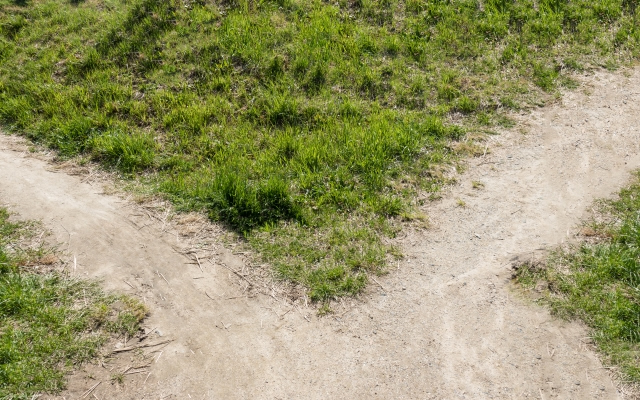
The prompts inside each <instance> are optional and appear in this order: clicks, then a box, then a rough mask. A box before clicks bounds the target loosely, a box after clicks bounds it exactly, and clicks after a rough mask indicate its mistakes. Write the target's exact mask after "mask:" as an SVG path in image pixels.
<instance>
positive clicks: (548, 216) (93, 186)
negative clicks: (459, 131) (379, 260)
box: [0, 71, 640, 399]
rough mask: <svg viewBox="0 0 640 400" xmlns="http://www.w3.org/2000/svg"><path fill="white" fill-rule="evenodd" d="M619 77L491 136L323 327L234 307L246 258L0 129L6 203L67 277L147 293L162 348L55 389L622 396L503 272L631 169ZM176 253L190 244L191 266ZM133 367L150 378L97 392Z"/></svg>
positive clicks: (635, 105)
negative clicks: (36, 153) (380, 272)
mask: <svg viewBox="0 0 640 400" xmlns="http://www.w3.org/2000/svg"><path fill="white" fill-rule="evenodd" d="M628 75H629V76H626V77H625V76H623V75H622V74H616V75H612V74H608V73H597V74H596V75H594V76H590V77H586V78H584V86H583V88H582V89H579V90H576V91H574V92H570V93H568V94H566V95H565V97H564V99H563V100H562V103H561V104H557V105H554V106H551V107H548V108H543V109H539V110H536V111H534V112H533V113H532V114H529V115H523V116H518V117H517V118H518V119H519V124H518V126H517V127H516V129H513V130H511V131H508V132H504V133H502V134H501V135H499V136H495V137H492V138H491V139H490V141H489V147H488V148H489V150H490V152H488V154H486V156H484V157H479V158H475V159H472V160H470V161H469V168H468V172H466V173H464V174H462V175H461V176H460V177H459V183H458V184H457V185H455V186H453V187H452V188H450V190H448V192H447V193H445V194H444V196H443V199H442V200H439V201H436V202H431V203H429V204H428V205H426V206H425V207H424V209H423V211H424V212H425V213H427V214H428V215H429V216H430V217H431V222H432V228H431V229H428V230H423V231H418V230H416V231H412V230H410V229H407V232H406V237H404V238H403V239H402V244H403V246H404V252H405V254H406V258H405V259H404V260H403V261H401V262H400V263H399V264H398V266H397V271H396V270H393V271H391V273H390V274H389V275H388V276H386V277H383V278H379V279H378V281H379V283H380V285H376V284H373V285H371V287H370V289H369V291H368V292H367V293H366V294H365V295H363V296H362V297H361V298H360V299H358V300H352V301H350V302H351V304H348V305H347V307H346V308H344V311H340V312H338V313H336V314H334V315H332V316H330V317H325V318H318V317H316V316H315V314H314V313H313V310H311V309H305V308H304V307H292V306H291V305H289V304H287V303H286V302H281V301H278V300H277V298H276V299H274V298H272V297H269V296H266V295H258V296H254V297H246V296H245V297H243V280H242V279H239V278H238V277H237V276H236V275H235V274H234V273H232V272H231V270H230V269H229V268H231V269H233V270H236V271H241V270H242V269H243V268H245V267H246V261H245V260H244V259H243V257H242V255H240V254H233V253H232V251H231V250H229V249H225V247H224V246H223V245H222V244H220V243H218V242H216V241H213V242H206V241H205V242H203V241H199V236H198V235H199V234H200V232H201V229H203V228H199V230H198V231H197V232H189V230H188V229H186V230H187V232H186V233H185V232H181V231H180V229H185V227H188V226H191V225H189V223H188V221H187V222H184V221H183V224H182V225H180V224H173V223H167V222H166V221H163V220H162V218H155V217H154V216H153V215H152V214H151V213H149V212H148V210H147V209H145V208H144V207H142V206H141V205H138V204H135V203H133V202H130V201H126V200H123V199H121V198H118V197H116V196H113V195H107V194H105V193H103V190H102V186H101V185H100V184H98V183H95V182H94V183H91V180H90V179H88V178H87V177H86V176H85V177H83V176H73V175H69V174H66V173H64V172H58V171H55V170H52V165H51V164H50V163H47V162H46V161H43V160H41V159H38V158H34V157H33V156H31V155H30V154H29V153H28V152H24V151H17V150H16V149H19V148H20V145H19V144H18V141H17V139H15V138H10V137H5V136H0V181H1V182H2V185H1V186H0V203H4V204H8V205H9V206H10V207H11V209H12V210H14V211H15V212H17V213H19V214H20V215H21V217H23V218H30V219H41V220H42V221H43V222H44V223H45V225H46V226H47V227H48V228H50V229H51V230H52V232H53V234H54V237H55V240H57V241H58V242H60V243H62V245H61V248H62V249H63V250H65V251H66V252H67V253H68V257H69V260H73V257H75V258H76V267H75V269H73V267H72V264H73V263H72V261H70V264H69V265H70V268H72V272H73V273H74V274H77V275H82V276H89V277H94V278H99V279H101V280H103V281H104V284H105V286H106V287H107V288H109V289H116V290H119V291H122V292H126V293H130V294H135V295H137V296H139V297H140V298H141V299H143V301H145V302H146V303H147V304H148V305H149V307H150V309H151V315H150V317H149V319H148V321H147V323H146V326H147V327H148V328H155V329H149V330H150V331H152V332H151V338H150V339H147V340H148V341H159V340H164V339H173V341H172V342H170V343H168V344H166V345H165V347H162V348H157V349H154V348H145V349H142V350H140V351H138V352H137V355H133V354H134V353H136V352H123V353H122V354H123V355H122V356H120V357H119V358H117V359H115V360H112V361H109V362H108V363H107V365H106V366H105V367H101V366H88V367H87V368H86V369H85V370H81V371H78V372H76V373H75V374H74V375H73V376H72V377H71V381H70V388H69V390H68V391H67V392H66V393H64V394H63V396H64V397H65V398H66V399H76V398H79V397H80V396H81V395H83V394H84V393H85V391H86V390H87V389H89V388H91V387H92V386H93V385H95V384H96V383H98V382H102V383H101V384H100V385H98V386H97V387H96V388H95V390H94V391H93V392H92V393H91V394H90V395H87V397H86V398H93V396H94V395H95V397H96V398H98V399H158V398H163V399H171V398H175V399H178V398H179V399H185V398H193V399H214V398H224V399H231V398H234V399H235V398H237V399H242V398H264V399H287V398H306V399H325V398H340V399H365V398H366V399H369V398H387V399H391V398H393V399H402V398H406V399H429V398H434V399H436V398H446V399H457V398H460V399H465V398H467V399H490V398H536V399H540V398H542V399H549V398H565V399H566V398H574V399H587V398H589V399H591V398H618V397H620V396H621V393H620V391H619V389H618V388H617V387H616V385H615V384H614V383H613V382H612V380H611V378H610V374H609V372H608V370H607V369H605V368H602V367H603V366H602V365H601V363H600V361H599V359H598V358H597V356H596V354H595V353H594V352H593V351H592V350H591V348H590V346H589V339H588V338H587V337H586V336H587V333H586V331H585V329H584V328H583V327H581V326H580V325H578V324H576V323H565V322H562V321H558V320H556V319H554V318H552V317H551V316H550V315H549V314H548V312H547V311H546V310H544V309H542V308H539V307H537V306H535V305H532V304H530V303H529V302H528V301H527V300H525V299H523V298H521V297H520V296H518V295H517V294H516V292H514V291H513V290H512V289H511V288H510V283H509V282H510V280H509V278H510V275H511V270H510V267H511V264H512V261H511V260H512V259H513V257H514V256H517V255H519V254H520V255H521V254H530V253H531V252H535V251H536V250H537V249H541V248H546V247H550V246H555V245H557V244H559V243H562V242H563V241H566V240H569V239H571V237H573V233H574V232H575V231H576V229H577V227H576V224H577V223H578V222H579V220H580V218H581V217H583V216H584V215H585V212H586V211H587V210H588V208H589V206H590V204H591V203H592V201H593V200H594V199H595V198H598V197H605V196H609V195H611V194H612V193H614V192H615V191H616V190H617V189H619V188H620V186H622V185H623V184H624V183H625V182H626V181H627V180H628V179H629V177H630V172H631V171H632V170H634V169H637V168H638V167H640V151H639V150H640V71H636V72H630V73H629V74H628ZM473 181H479V182H482V183H483V184H484V188H483V189H472V182H473ZM459 200H462V201H463V202H464V203H465V204H466V205H465V206H464V207H463V206H460V202H459ZM181 226H182V227H181ZM200 226H203V227H206V226H207V225H206V224H205V225H200ZM206 229H208V232H209V234H210V235H209V237H210V236H211V235H215V233H216V231H215V229H216V228H215V226H209V228H206ZM204 236H206V235H203V237H204ZM184 248H191V249H197V251H198V252H199V253H195V254H198V255H199V260H200V261H201V264H202V265H201V267H200V266H198V265H197V263H194V254H187V255H185V254H181V253H180V252H178V251H177V249H184ZM238 296H240V297H238ZM132 342H133V343H134V344H135V341H131V342H129V343H128V344H127V345H132ZM154 350H156V351H155V352H154V353H152V351H154ZM136 357H138V358H137V359H136ZM144 358H146V359H147V360H148V362H147V364H149V366H148V367H146V368H147V369H145V371H149V372H145V373H138V374H128V375H125V378H124V385H118V384H112V383H110V382H109V377H110V376H111V374H113V373H114V371H119V370H120V368H122V367H123V366H126V365H132V363H135V362H140V360H142V359H144ZM109 368H116V369H114V370H111V371H110V370H109ZM123 370H124V369H123ZM149 373H150V374H149ZM163 396H164V397H163ZM58 398H62V396H60V397H58Z"/></svg>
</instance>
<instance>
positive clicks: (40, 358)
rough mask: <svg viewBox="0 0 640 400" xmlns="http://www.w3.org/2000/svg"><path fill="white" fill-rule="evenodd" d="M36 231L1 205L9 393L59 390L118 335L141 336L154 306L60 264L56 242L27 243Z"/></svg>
mask: <svg viewBox="0 0 640 400" xmlns="http://www.w3.org/2000/svg"><path fill="white" fill-rule="evenodd" d="M32 235H33V225H30V224H26V223H14V222H10V221H9V214H8V212H7V210H6V209H4V208H0V398H2V399H31V398H33V397H32V396H34V395H36V394H38V393H43V392H46V393H56V392H59V391H60V390H62V389H64V387H65V374H66V373H67V372H69V371H70V370H71V369H72V368H74V367H75V366H77V365H78V364H80V363H83V362H85V361H88V360H91V359H92V358H93V357H95V356H96V355H97V354H98V351H99V349H100V347H101V345H102V344H104V343H105V341H106V340H107V339H108V338H109V337H110V336H111V335H123V334H127V335H129V337H131V336H133V335H134V334H135V333H136V332H137V331H138V324H139V322H140V320H141V319H142V318H143V317H144V316H145V314H146V309H145V307H144V306H143V305H142V304H140V303H139V302H137V301H136V300H134V299H131V298H128V297H120V296H114V295H107V294H105V293H104V292H102V291H101V290H100V288H99V286H98V285H97V284H96V283H94V282H89V281H86V280H80V279H75V278H69V277H66V276H64V275H63V274H60V273H58V272H55V268H53V267H52V265H51V264H53V263H54V262H55V261H56V260H57V257H55V256H54V254H53V253H51V252H50V251H49V250H47V249H45V248H43V247H41V246H40V247H37V248H35V249H34V248H30V247H20V245H21V243H24V242H25V241H28V239H29V237H31V236H32ZM116 303H117V304H118V306H117V307H118V310H119V311H117V310H116V308H114V307H115V306H116Z"/></svg>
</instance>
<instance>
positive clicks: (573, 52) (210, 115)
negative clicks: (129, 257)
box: [0, 0, 640, 301]
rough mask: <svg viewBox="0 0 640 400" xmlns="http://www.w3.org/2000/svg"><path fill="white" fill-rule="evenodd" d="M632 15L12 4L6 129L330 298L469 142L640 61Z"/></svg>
mask: <svg viewBox="0 0 640 400" xmlns="http://www.w3.org/2000/svg"><path fill="white" fill-rule="evenodd" d="M635 4H636V3H635V1H633V0H597V1H591V0H573V1H571V2H569V1H564V0H539V1H535V2H534V1H533V0H518V1H511V0H451V1H445V0H439V1H428V2H427V1H420V0H353V1H346V0H338V1H336V2H326V1H318V0H314V1H302V0H261V1H258V0H217V1H203V0H135V1H124V0H84V1H83V0H0V123H2V124H4V126H5V127H6V128H7V129H10V130H12V131H14V132H18V133H20V134H23V135H25V136H27V137H29V138H31V139H32V140H34V141H37V142H39V143H42V144H45V145H47V146H49V147H51V148H53V149H56V150H57V151H58V153H59V155H60V157H63V158H65V157H74V156H77V155H83V156H89V157H91V158H92V159H93V160H95V161H97V162H100V163H102V164H103V165H105V166H106V167H108V168H114V169H117V170H119V171H121V172H122V173H123V174H124V175H126V176H129V177H131V178H132V179H138V180H140V181H142V182H144V183H145V184H146V185H147V188H148V190H150V191H152V192H155V193H160V194H162V195H164V196H167V197H169V198H170V199H172V200H173V202H174V203H175V204H176V206H177V207H178V208H179V209H182V210H201V211H204V212H206V213H208V214H209V215H210V217H211V219H212V220H215V221H220V222H222V223H224V224H226V225H227V226H228V227H229V228H230V229H231V230H233V231H235V232H238V234H239V235H241V237H243V238H244V239H246V241H247V242H248V243H249V245H250V246H251V247H252V248H254V249H256V250H257V251H258V253H259V254H260V257H261V258H263V259H264V260H266V261H268V262H269V263H270V264H271V265H273V267H274V270H275V271H277V276H278V277H279V278H282V279H288V280H291V281H294V282H297V283H300V284H302V285H305V286H306V287H308V288H309V294H310V297H311V298H312V299H314V300H318V301H326V300H328V299H331V298H333V297H335V296H341V295H353V294H356V293H358V292H359V291H360V290H361V289H362V288H363V287H364V285H365V284H366V282H367V276H368V274H380V273H384V271H385V267H386V265H387V263H388V262H389V260H390V259H392V258H393V257H394V254H397V250H395V249H394V248H392V247H391V246H389V245H385V244H384V243H388V242H389V241H388V240H386V238H389V237H393V236H394V235H395V232H397V230H398V229H399V228H398V221H399V220H402V219H403V218H405V216H409V215H412V214H414V209H415V207H416V205H417V204H416V202H415V198H416V196H415V194H416V193H417V192H427V193H430V194H431V195H432V196H431V197H432V198H437V197H438V196H437V194H435V193H436V192H437V191H438V188H439V187H440V186H441V185H442V184H443V183H445V182H446V174H445V173H443V171H445V170H446V169H447V168H445V167H446V166H447V165H451V164H454V163H456V161H457V160H458V158H459V157H460V156H461V155H467V154H471V155H473V154H476V153H477V152H478V151H477V149H475V147H474V146H473V143H470V142H471V139H470V138H471V137H480V136H481V135H478V134H483V133H485V134H486V133H487V132H491V131H492V130H493V129H494V128H495V127H496V126H509V125H510V124H511V122H510V121H509V119H508V118H506V117H505V113H504V111H505V110H520V109H523V108H528V107H533V106H538V105H541V104H543V103H544V101H545V99H549V98H551V99H552V98H554V96H555V93H556V91H557V90H558V89H559V88H561V87H575V81H574V80H572V78H571V76H572V74H574V73H576V72H582V71H585V70H587V69H589V68H594V67H607V68H614V67H615V66H616V65H619V64H620V63H626V62H629V61H631V60H635V59H637V57H638V54H639V53H638V50H639V43H640V28H638V24H637V23H636V22H637V10H636V8H635Z"/></svg>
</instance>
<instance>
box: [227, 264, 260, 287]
mask: <svg viewBox="0 0 640 400" xmlns="http://www.w3.org/2000/svg"><path fill="white" fill-rule="evenodd" d="M220 265H222V266H223V267H225V268H226V269H228V270H229V271H231V272H233V273H234V274H236V275H237V276H239V277H240V278H241V279H244V280H245V281H247V283H248V284H249V285H251V286H255V285H254V284H253V282H251V281H250V280H249V279H247V277H246V276H244V275H242V274H241V273H240V272H238V271H236V270H235V269H233V268H231V267H227V266H226V265H224V264H220Z"/></svg>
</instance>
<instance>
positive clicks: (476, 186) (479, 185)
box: [471, 181, 484, 190]
mask: <svg viewBox="0 0 640 400" xmlns="http://www.w3.org/2000/svg"><path fill="white" fill-rule="evenodd" d="M471 187H472V188H474V189H478V190H479V189H484V183H482V182H479V181H473V182H471Z"/></svg>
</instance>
